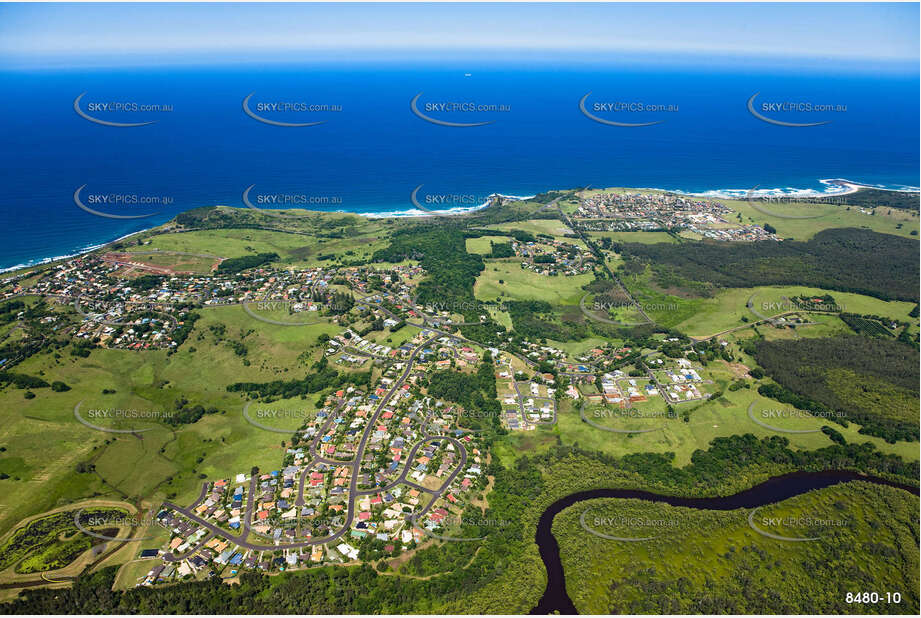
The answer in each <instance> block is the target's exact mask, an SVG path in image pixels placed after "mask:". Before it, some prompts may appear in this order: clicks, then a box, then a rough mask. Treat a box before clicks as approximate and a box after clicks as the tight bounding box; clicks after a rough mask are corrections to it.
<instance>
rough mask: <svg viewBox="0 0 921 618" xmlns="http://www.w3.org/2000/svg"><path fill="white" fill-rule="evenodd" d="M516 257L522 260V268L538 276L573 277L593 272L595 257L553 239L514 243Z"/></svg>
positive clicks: (576, 247) (516, 241) (583, 250)
mask: <svg viewBox="0 0 921 618" xmlns="http://www.w3.org/2000/svg"><path fill="white" fill-rule="evenodd" d="M511 244H512V249H513V250H514V251H515V255H516V256H518V257H520V258H522V261H521V267H522V268H524V269H526V270H530V271H532V272H534V273H535V274H538V275H545V276H549V277H556V276H558V275H561V276H566V277H571V276H573V275H582V274H585V273H588V272H592V268H594V266H595V256H594V255H592V253H591V251H589V250H588V249H583V248H581V247H578V246H576V245H574V244H572V243H568V242H563V241H560V240H556V239H551V238H541V240H540V241H538V242H533V241H532V242H521V241H518V240H513V241H512V243H511Z"/></svg>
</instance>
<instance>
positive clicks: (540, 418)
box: [500, 376, 556, 431]
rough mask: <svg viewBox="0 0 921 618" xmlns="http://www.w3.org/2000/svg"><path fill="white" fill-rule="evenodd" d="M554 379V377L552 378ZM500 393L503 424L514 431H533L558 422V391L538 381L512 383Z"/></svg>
mask: <svg viewBox="0 0 921 618" xmlns="http://www.w3.org/2000/svg"><path fill="white" fill-rule="evenodd" d="M550 377H552V376H550ZM506 388H507V389H508V390H507V391H505V392H503V393H500V398H501V401H502V406H503V410H504V414H503V419H502V421H503V424H504V425H505V427H507V428H508V429H509V430H512V431H532V430H534V429H535V428H536V427H537V426H538V425H552V424H553V423H555V422H556V398H555V397H554V395H555V393H556V389H555V388H554V387H552V386H548V385H547V384H543V383H540V382H536V381H529V382H514V381H513V382H510V383H508V385H507V386H506Z"/></svg>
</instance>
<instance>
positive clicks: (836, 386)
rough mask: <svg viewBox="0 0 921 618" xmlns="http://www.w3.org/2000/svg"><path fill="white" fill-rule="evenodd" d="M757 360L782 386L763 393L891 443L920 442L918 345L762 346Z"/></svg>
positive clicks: (816, 341)
mask: <svg viewBox="0 0 921 618" xmlns="http://www.w3.org/2000/svg"><path fill="white" fill-rule="evenodd" d="M754 352H755V359H756V360H757V361H758V363H759V364H760V365H761V366H762V367H764V369H765V371H766V372H767V373H768V375H770V376H771V377H772V378H773V379H774V380H776V381H777V382H778V383H779V384H780V388H778V387H777V386H776V385H764V386H763V387H762V388H761V389H759V392H761V393H762V394H763V395H766V396H769V397H773V398H775V399H778V400H780V401H783V402H785V403H790V404H792V405H795V406H796V407H798V408H800V409H804V410H816V411H819V412H821V413H823V414H825V413H826V412H828V411H831V412H832V413H833V414H831V415H828V417H829V419H830V420H833V421H836V422H839V423H842V424H845V425H846V422H847V421H851V422H854V423H858V424H860V425H862V427H861V430H860V432H861V433H865V434H868V435H873V436H879V437H881V438H884V439H886V440H887V441H889V442H895V441H896V440H917V439H918V437H919V431H918V415H919V405H918V397H919V389H918V381H919V370H918V363H919V353H918V347H917V346H915V345H906V344H904V343H902V342H899V341H895V340H892V339H880V338H870V337H860V336H853V335H848V336H839V337H816V338H812V337H810V338H804V339H796V340H789V341H765V340H761V341H758V342H757V344H756V345H755V350H754Z"/></svg>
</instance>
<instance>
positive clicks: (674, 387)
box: [648, 358, 707, 403]
mask: <svg viewBox="0 0 921 618" xmlns="http://www.w3.org/2000/svg"><path fill="white" fill-rule="evenodd" d="M673 362H674V365H675V366H673V367H667V368H664V369H654V370H653V376H654V379H655V381H656V383H657V384H658V386H659V388H660V389H661V390H662V392H663V393H664V394H665V398H666V400H667V401H668V402H669V403H679V402H681V401H695V400H698V399H704V398H706V397H707V395H705V394H703V393H702V392H701V390H700V386H701V385H702V384H703V383H704V379H703V378H702V377H701V376H700V373H699V371H702V369H701V368H695V367H694V366H693V364H692V363H691V361H689V360H688V359H686V358H678V359H674V361H673ZM671 363H672V361H671V359H670V361H669V364H671ZM648 364H649V365H650V367H651V368H652V367H655V366H656V365H659V366H662V365H663V364H665V361H664V360H663V359H661V358H658V359H653V360H652V361H649V363H648Z"/></svg>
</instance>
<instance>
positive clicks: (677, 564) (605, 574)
mask: <svg viewBox="0 0 921 618" xmlns="http://www.w3.org/2000/svg"><path fill="white" fill-rule="evenodd" d="M917 511H918V498H917V496H913V495H911V494H910V493H909V492H906V491H903V490H900V489H895V488H892V487H885V486H879V485H872V484H870V483H863V482H852V483H846V484H843V485H836V486H834V487H828V488H825V489H820V490H817V491H814V492H810V493H808V494H804V495H800V496H796V497H795V498H791V499H788V500H784V501H783V502H780V503H778V504H772V505H768V506H765V507H763V508H762V509H761V510H759V512H758V520H757V521H758V522H759V524H758V526H759V529H765V530H767V531H770V532H771V533H775V534H781V535H786V536H790V537H794V538H803V537H816V538H818V539H819V540H818V541H817V542H800V543H796V542H790V541H779V540H777V539H773V538H768V537H766V536H763V535H760V534H758V533H757V532H755V531H754V530H752V528H751V527H750V526H749V525H748V515H749V513H750V512H751V511H750V509H739V510H732V511H716V510H698V509H690V508H683V507H672V506H668V505H665V504H662V503H650V502H646V501H640V500H622V499H601V500H591V501H588V502H583V503H579V504H577V505H574V506H572V507H570V508H568V509H566V510H564V511H563V512H561V513H560V514H559V515H558V516H557V517H556V518H555V520H554V523H553V533H554V536H556V537H557V539H558V541H559V543H560V555H561V557H562V560H563V567H564V570H565V573H566V583H567V586H566V587H567V591H568V593H569V596H570V598H571V599H572V600H573V603H574V604H575V606H576V608H577V609H578V610H579V611H580V612H581V613H592V614H599V613H601V614H603V613H611V614H615V615H616V614H708V613H712V614H737V615H738V614H742V615H745V614H812V615H815V614H819V615H822V614H866V613H877V612H879V613H883V614H914V615H917V613H918V605H919V593H918V578H917V573H918V553H917V551H906V550H907V549H908V548H910V547H912V546H914V547H917V538H918V518H917ZM583 514H585V521H587V522H590V523H589V524H588V526H589V527H590V528H591V529H592V530H595V531H597V532H600V533H602V534H610V535H615V536H616V535H621V536H625V537H637V536H640V537H646V536H647V535H648V536H652V537H653V538H652V539H651V540H649V541H644V542H633V543H625V542H617V541H611V540H606V539H601V538H597V537H594V536H591V535H590V533H589V532H587V531H586V530H585V528H583V526H582V525H580V517H582V515H583ZM762 518H770V519H768V521H763V519H762ZM779 521H783V522H784V523H774V522H779ZM592 524H594V525H592ZM870 565H872V568H868V566H870ZM858 591H860V592H862V591H878V592H879V594H880V596H881V598H882V600H881V602H880V603H876V604H868V603H853V602H849V601H848V597H847V594H848V593H851V594H853V593H856V592H858ZM886 592H889V593H893V592H898V594H899V598H898V602H897V603H896V602H894V601H893V600H891V599H890V600H887V597H886V594H885V593H886Z"/></svg>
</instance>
